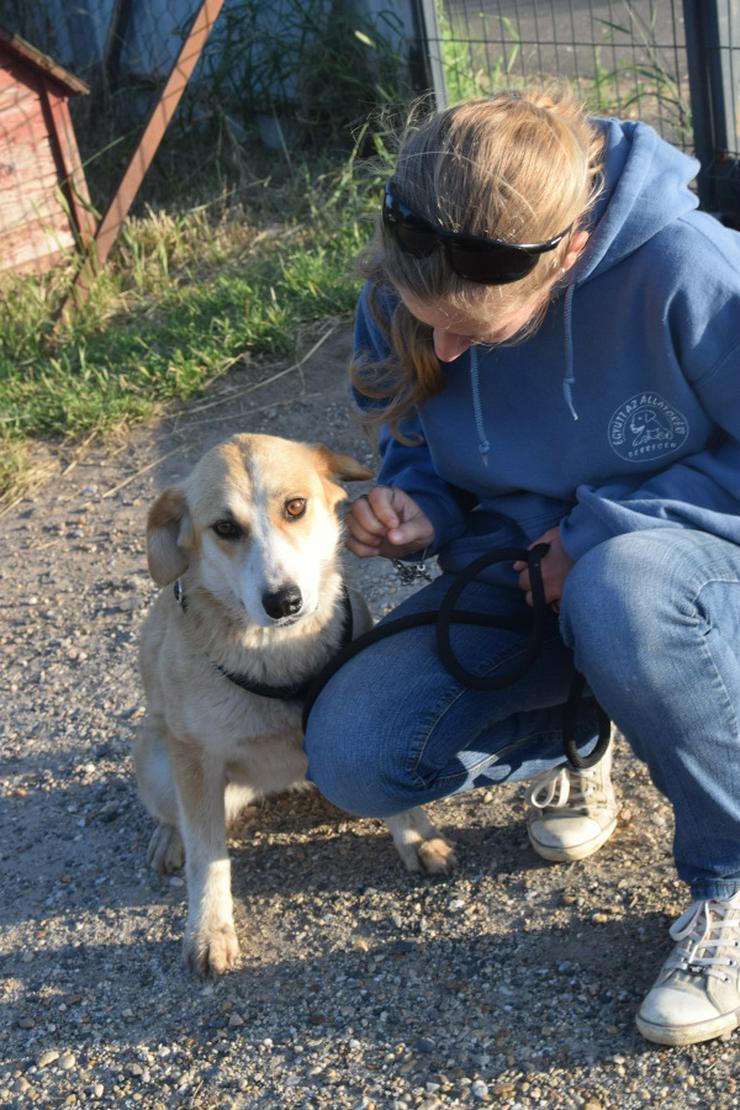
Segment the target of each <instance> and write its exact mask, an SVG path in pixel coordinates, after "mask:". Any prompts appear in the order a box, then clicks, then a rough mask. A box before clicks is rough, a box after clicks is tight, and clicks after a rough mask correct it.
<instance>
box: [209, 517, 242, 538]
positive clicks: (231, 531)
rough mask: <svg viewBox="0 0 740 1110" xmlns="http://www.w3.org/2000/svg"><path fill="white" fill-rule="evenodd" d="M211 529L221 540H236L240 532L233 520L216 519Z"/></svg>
mask: <svg viewBox="0 0 740 1110" xmlns="http://www.w3.org/2000/svg"><path fill="white" fill-rule="evenodd" d="M213 531H214V532H215V533H216V535H217V536H219V537H220V538H221V539H222V540H238V539H239V537H240V536H241V534H242V530H241V528H240V527H239V525H238V524H236V523H235V522H234V521H233V520H217V521H216V523H215V524H214V525H213Z"/></svg>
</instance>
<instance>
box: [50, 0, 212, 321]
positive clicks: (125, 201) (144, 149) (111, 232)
mask: <svg viewBox="0 0 740 1110" xmlns="http://www.w3.org/2000/svg"><path fill="white" fill-rule="evenodd" d="M223 3H224V0H203V2H202V4H201V6H200V10H199V11H198V14H197V16H196V17H195V21H194V23H193V26H192V28H191V30H190V33H189V34H188V37H187V39H186V40H185V42H184V43H183V45H182V47H181V49H180V53H179V54H178V56H177V58H176V59H175V62H174V65H173V66H172V69H171V71H170V75H169V77H168V78H167V82H166V84H165V86H164V89H163V90H162V93H161V95H160V97H159V99H158V101H157V103H156V104H155V105H154V108H153V109H152V112H151V114H150V116H149V119H148V120H147V122H146V125H145V126H144V130H143V132H142V135H141V138H140V140H139V144H138V146H137V147H136V150H135V151H134V153H133V154H132V156H131V159H130V161H129V164H128V166H127V167H126V169H125V171H124V174H123V177H122V179H121V182H120V184H119V186H118V189H117V190H116V192H115V194H114V196H113V199H112V200H111V202H110V204H109V205H108V208H107V209H106V211H105V213H104V215H103V218H102V219H101V221H100V223H99V224H98V230H97V232H96V234H95V248H94V254H93V256H92V257H91V258H89V259H88V260H87V261H86V262H85V263H84V265H83V266H82V268H81V270H80V272H79V273H78V275H77V277H76V279H75V282H74V285H73V288H72V292H71V293H70V296H69V297H68V298H67V301H66V302H65V304H64V306H63V308H62V312H61V317H60V318H61V319H64V318H66V317H67V315H68V313H69V310H70V308H71V304H72V303H73V302H74V303H75V304H81V303H82V302H83V301H84V300H86V298H87V296H88V293H89V289H90V285H91V283H92V280H93V278H94V276H95V273H96V270H97V269H98V268H99V267H100V266H102V265H103V263H104V262H105V260H106V259H107V257H108V255H109V254H110V251H111V247H112V246H113V244H114V243H115V241H116V238H117V237H118V234H119V232H120V230H121V227H122V225H123V222H124V220H125V218H126V216H127V215H128V212H129V209H130V208H131V205H132V204H133V202H134V199H135V197H136V194H137V193H138V191H139V188H140V187H141V183H142V181H143V180H144V175H145V174H146V172H147V170H148V169H149V166H150V165H151V162H152V159H153V157H154V155H155V153H156V151H157V148H158V147H159V144H160V143H161V141H162V138H163V136H164V133H165V131H166V130H167V128H168V127H169V124H170V121H171V120H172V117H173V115H174V114H175V109H176V108H177V105H178V104H179V103H180V98H181V97H182V94H183V93H184V92H185V88H186V86H187V83H188V81H189V80H190V76H191V74H192V72H193V70H194V69H195V66H196V64H197V62H198V59H199V58H200V55H201V53H202V51H203V47H204V46H205V44H206V41H207V39H208V36H209V34H210V33H211V29H212V27H213V25H214V23H215V22H216V20H217V18H218V15H219V13H220V11H221V8H222V7H223Z"/></svg>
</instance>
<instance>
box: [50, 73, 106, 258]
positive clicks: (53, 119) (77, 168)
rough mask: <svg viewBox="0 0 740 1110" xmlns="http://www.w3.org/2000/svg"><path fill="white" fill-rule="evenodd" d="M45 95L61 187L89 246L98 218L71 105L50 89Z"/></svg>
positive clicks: (76, 223)
mask: <svg viewBox="0 0 740 1110" xmlns="http://www.w3.org/2000/svg"><path fill="white" fill-rule="evenodd" d="M43 93H44V95H43V103H44V111H45V114H46V117H47V119H48V120H49V134H50V136H51V139H52V150H53V151H54V157H55V158H56V160H57V165H58V168H59V186H60V188H61V190H62V192H63V193H64V196H65V198H66V201H67V204H68V205H69V210H70V214H71V216H72V219H73V221H74V225H75V228H76V230H77V233H78V235H79V237H80V241H81V243H82V245H83V247H87V246H88V245H89V244H90V242H91V241H92V239H93V237H94V235H95V218H94V216H93V211H92V202H91V200H90V193H89V192H88V188H87V181H86V180H85V173H84V171H83V168H82V160H81V159H80V152H79V150H78V148H77V140H76V138H75V133H74V128H73V127H72V118H71V116H70V114H69V106H68V105H67V101H66V99H65V98H64V97H62V96H60V95H59V94H58V93H56V92H54V91H53V89H51V88H50V87H44V90H43Z"/></svg>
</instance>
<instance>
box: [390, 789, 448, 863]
mask: <svg viewBox="0 0 740 1110" xmlns="http://www.w3.org/2000/svg"><path fill="white" fill-rule="evenodd" d="M385 823H386V825H387V826H388V831H389V832H390V834H391V836H392V837H393V843H394V844H395V846H396V848H397V850H398V854H399V856H400V857H401V859H402V860H403V862H404V864H405V865H406V869H407V870H408V871H425V872H426V873H427V874H428V875H447V874H449V873H450V872H451V871H452V869H453V868H454V866H455V863H456V860H455V852H454V850H453V848H452V845H451V844H450V843H449V841H448V840H446V839H445V838H444V837H443V836H442V834H441V832H439V831H438V830H437V829H436V828H435V827H434V825H433V824H432V823H431V821H430V820H429V818H428V817H427V815H426V813H425V812H424V810H423V809H422V808H421V806H414V808H413V809H407V810H406V811H405V812H404V813H399V814H398V815H397V816H396V817H387V818H386V822H385Z"/></svg>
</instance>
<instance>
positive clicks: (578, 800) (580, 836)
mask: <svg viewBox="0 0 740 1110" xmlns="http://www.w3.org/2000/svg"><path fill="white" fill-rule="evenodd" d="M611 766H612V749H611V744H610V745H609V747H608V748H607V750H606V752H605V753H604V755H603V757H602V758H601V759H600V760H599V762H598V763H596V764H595V765H594V766H593V767H590V768H589V769H588V770H587V771H576V770H575V768H572V767H556V768H555V769H554V770H552V771H547V772H546V773H545V774H544V775H539V776H538V777H537V778H536V779H535V780H534V783H533V785H532V788H531V790H530V793H529V811H528V813H527V832H528V834H529V840H530V843H531V845H532V847H533V848H534V850H535V852H537V854H538V855H540V856H542V857H543V859H549V860H554V861H556V862H558V863H564V862H566V861H568V860H575V859H585V858H586V857H587V856H592V855H593V854H594V852H598V850H599V848H600V847H601V845H602V844H605V843H606V841H607V840H608V839H609V837H610V836H611V835H612V833H613V832H614V830H615V828H616V827H617V800H616V798H615V797H614V787H613V786H612V782H611V777H610V773H611Z"/></svg>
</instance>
